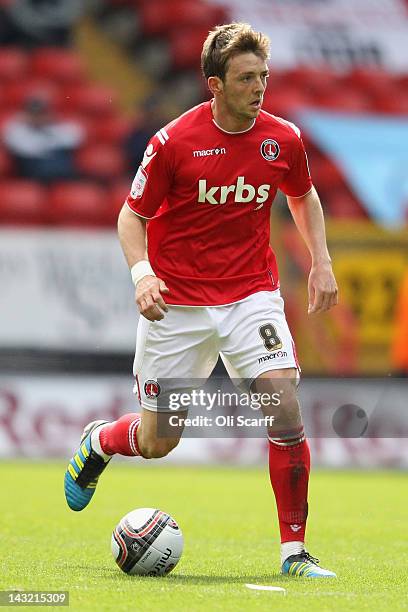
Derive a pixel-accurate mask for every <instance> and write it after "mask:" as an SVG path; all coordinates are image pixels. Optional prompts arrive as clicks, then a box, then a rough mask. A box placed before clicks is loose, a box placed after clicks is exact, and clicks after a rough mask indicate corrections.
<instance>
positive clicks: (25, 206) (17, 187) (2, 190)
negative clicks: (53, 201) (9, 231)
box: [0, 179, 48, 225]
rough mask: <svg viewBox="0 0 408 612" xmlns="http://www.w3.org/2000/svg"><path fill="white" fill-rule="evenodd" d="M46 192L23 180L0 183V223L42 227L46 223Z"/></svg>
mask: <svg viewBox="0 0 408 612" xmlns="http://www.w3.org/2000/svg"><path fill="white" fill-rule="evenodd" d="M47 218H48V201H47V190H46V189H45V188H44V187H41V186H40V185H39V184H38V183H35V182H33V181H27V180H23V179H19V180H15V179H8V180H3V181H0V223H7V224H13V225H43V224H46V223H47Z"/></svg>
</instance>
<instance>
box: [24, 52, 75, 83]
mask: <svg viewBox="0 0 408 612" xmlns="http://www.w3.org/2000/svg"><path fill="white" fill-rule="evenodd" d="M30 68H31V71H32V74H33V75H35V76H37V77H38V78H44V79H51V80H52V81H55V82H57V83H59V84H63V85H76V84H78V83H81V82H82V81H83V80H84V76H85V70H84V66H83V64H82V61H81V58H80V56H79V55H78V54H77V53H74V52H72V51H66V50H64V49H59V48H53V47H44V48H42V49H39V50H38V51H35V52H34V53H33V55H32V57H31V62H30Z"/></svg>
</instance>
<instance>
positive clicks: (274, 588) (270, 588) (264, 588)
mask: <svg viewBox="0 0 408 612" xmlns="http://www.w3.org/2000/svg"><path fill="white" fill-rule="evenodd" d="M245 586H246V587H247V588H248V589H252V590H253V591H274V592H275V593H283V595H286V589H283V588H282V587H277V586H266V585H262V584H246V585H245Z"/></svg>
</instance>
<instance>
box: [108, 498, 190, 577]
mask: <svg viewBox="0 0 408 612" xmlns="http://www.w3.org/2000/svg"><path fill="white" fill-rule="evenodd" d="M183 544H184V539H183V534H182V533H181V531H180V528H179V526H178V525H177V523H176V521H175V520H174V519H173V518H172V517H171V516H170V515H169V514H166V513H165V512H162V511H161V510H157V509H154V508H139V509H138V510H132V512H129V513H128V514H126V516H124V517H123V518H122V520H121V521H120V523H119V524H118V525H117V526H116V528H115V529H114V530H113V533H112V541H111V549H112V555H113V557H114V559H115V561H116V563H117V564H118V565H119V567H120V569H121V570H123V571H124V572H125V573H126V574H132V575H135V574H137V575H140V576H143V575H147V576H163V575H165V574H168V573H169V572H171V570H172V569H173V568H174V567H175V566H176V565H177V563H178V562H179V560H180V557H181V553H182V552H183Z"/></svg>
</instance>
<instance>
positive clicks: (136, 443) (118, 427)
mask: <svg viewBox="0 0 408 612" xmlns="http://www.w3.org/2000/svg"><path fill="white" fill-rule="evenodd" d="M175 416H177V418H174V417H175ZM186 416H187V411H183V412H181V411H177V414H176V415H175V414H174V413H173V412H171V413H170V412H153V411H152V410H146V409H144V408H142V410H141V413H140V414H137V413H134V414H125V415H124V416H122V417H121V418H120V419H118V420H117V421H114V422H113V423H109V424H107V425H104V426H102V427H101V430H100V433H99V444H100V448H101V451H102V452H103V453H106V454H107V455H115V454H119V455H124V456H126V457H131V456H141V457H143V458H144V459H157V458H160V457H165V456H166V455H168V454H169V452H170V451H172V450H173V449H174V448H175V447H176V446H177V444H178V443H179V441H180V438H181V435H182V433H183V429H184V427H183V425H182V423H183V419H184V418H185V417H186ZM96 444H97V442H96Z"/></svg>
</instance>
